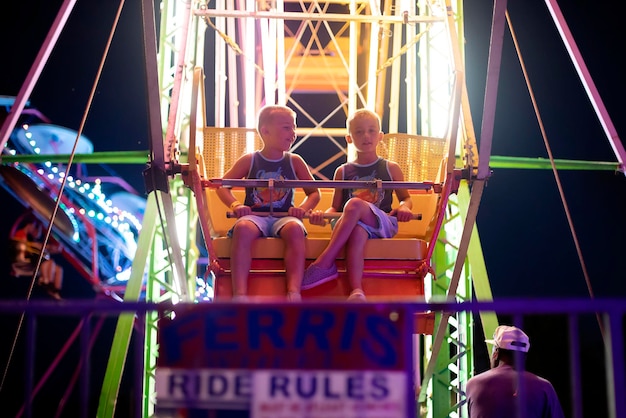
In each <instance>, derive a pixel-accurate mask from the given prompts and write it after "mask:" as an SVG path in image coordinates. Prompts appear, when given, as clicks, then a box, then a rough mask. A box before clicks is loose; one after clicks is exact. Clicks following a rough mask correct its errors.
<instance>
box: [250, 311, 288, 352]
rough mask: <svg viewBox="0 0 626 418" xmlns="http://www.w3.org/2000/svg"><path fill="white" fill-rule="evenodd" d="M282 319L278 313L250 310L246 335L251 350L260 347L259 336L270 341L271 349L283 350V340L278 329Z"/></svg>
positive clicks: (282, 322)
mask: <svg viewBox="0 0 626 418" xmlns="http://www.w3.org/2000/svg"><path fill="white" fill-rule="evenodd" d="M284 319H285V318H284V317H283V315H282V313H281V312H279V311H271V310H254V311H253V310H250V311H249V314H248V324H249V327H248V335H249V337H250V338H249V341H250V348H251V349H259V348H260V347H261V336H262V335H265V336H267V337H268V338H269V339H270V340H271V341H272V347H274V348H285V346H286V344H285V340H283V339H282V337H281V336H280V328H281V327H282V326H283V324H284V322H285V321H284Z"/></svg>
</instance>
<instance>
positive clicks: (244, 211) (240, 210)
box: [233, 205, 252, 218]
mask: <svg viewBox="0 0 626 418" xmlns="http://www.w3.org/2000/svg"><path fill="white" fill-rule="evenodd" d="M233 213H234V214H235V216H236V217H237V218H241V217H242V216H246V215H250V214H251V213H252V209H251V208H250V206H246V205H239V206H237V207H234V208H233Z"/></svg>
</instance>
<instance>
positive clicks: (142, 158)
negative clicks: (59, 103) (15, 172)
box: [0, 150, 150, 164]
mask: <svg viewBox="0 0 626 418" xmlns="http://www.w3.org/2000/svg"><path fill="white" fill-rule="evenodd" d="M149 154H150V151H148V150H141V151H110V152H94V153H93V154H74V159H73V160H72V161H73V162H75V163H89V164H147V163H148V155H149ZM69 160H70V154H47V155H39V154H19V155H8V154H2V155H1V156H0V162H2V163H46V162H50V163H67V162H68V161H69Z"/></svg>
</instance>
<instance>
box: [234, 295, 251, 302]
mask: <svg viewBox="0 0 626 418" xmlns="http://www.w3.org/2000/svg"><path fill="white" fill-rule="evenodd" d="M247 301H248V295H233V302H247Z"/></svg>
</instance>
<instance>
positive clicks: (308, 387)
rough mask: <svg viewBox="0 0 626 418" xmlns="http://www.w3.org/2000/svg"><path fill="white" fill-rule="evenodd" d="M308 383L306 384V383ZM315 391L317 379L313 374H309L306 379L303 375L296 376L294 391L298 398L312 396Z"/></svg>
mask: <svg viewBox="0 0 626 418" xmlns="http://www.w3.org/2000/svg"><path fill="white" fill-rule="evenodd" d="M306 383H308V384H306ZM315 392H317V379H316V378H315V376H313V375H309V376H308V379H305V378H304V377H303V376H298V377H297V378H296V393H297V394H298V396H299V397H300V398H305V399H307V398H312V397H313V396H315Z"/></svg>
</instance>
